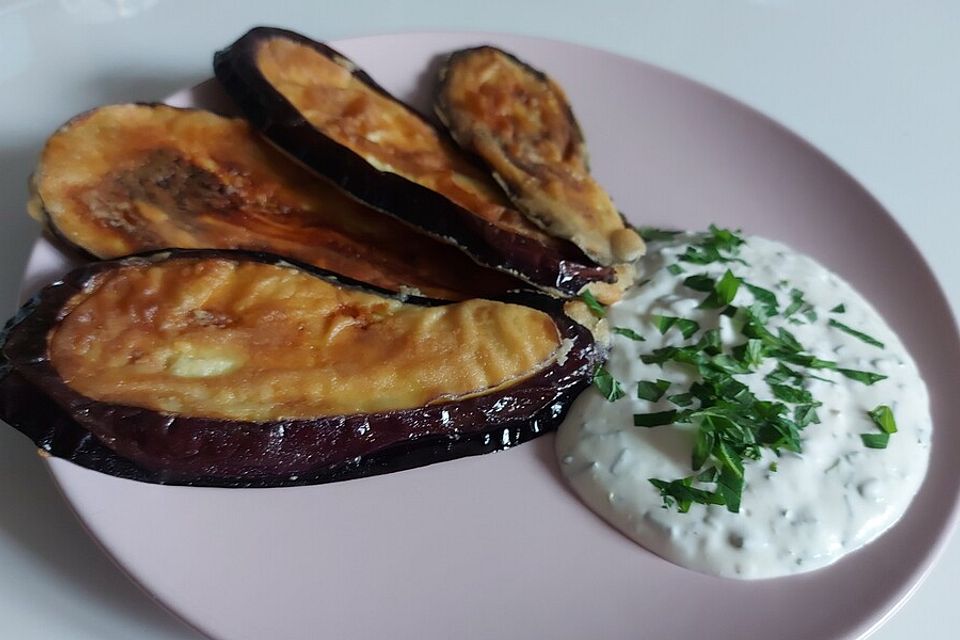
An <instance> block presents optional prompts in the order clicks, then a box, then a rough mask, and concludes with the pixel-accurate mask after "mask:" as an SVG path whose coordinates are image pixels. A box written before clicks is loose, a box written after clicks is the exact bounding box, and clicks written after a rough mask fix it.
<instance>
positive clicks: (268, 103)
mask: <svg viewBox="0 0 960 640" xmlns="http://www.w3.org/2000/svg"><path fill="white" fill-rule="evenodd" d="M271 38H286V39H290V40H293V41H295V42H297V43H300V44H303V45H306V46H309V47H312V48H313V49H315V50H316V51H318V52H319V53H321V54H322V55H324V56H326V57H328V58H330V59H331V60H334V61H335V62H336V63H337V64H339V65H340V66H343V67H344V68H347V69H349V70H350V71H351V73H352V75H353V76H354V77H355V78H357V79H358V80H360V81H361V82H363V83H364V84H366V85H367V86H368V87H370V88H371V89H373V90H374V91H376V92H378V93H380V94H381V95H383V96H385V97H387V98H389V99H390V100H393V101H394V102H397V103H399V104H403V103H402V102H400V100H398V99H397V98H396V97H394V96H393V95H391V94H390V93H389V92H387V90H386V89H384V88H383V87H381V86H380V85H379V84H377V83H376V82H375V81H374V80H373V78H371V77H370V76H369V75H367V74H366V72H364V71H363V70H362V69H360V68H359V67H357V66H356V65H355V64H354V63H353V62H352V61H350V60H349V58H347V57H346V56H344V55H343V54H341V53H339V52H338V51H336V50H334V49H332V48H330V47H328V46H327V45H325V44H322V43H319V42H316V41H314V40H311V39H309V38H307V37H305V36H303V35H300V34H298V33H295V32H293V31H287V30H285V29H277V28H273V27H256V28H254V29H251V30H250V31H248V32H247V33H246V34H245V35H243V36H242V37H241V38H240V39H239V40H237V41H236V42H234V43H233V44H231V45H230V46H229V47H227V48H226V49H223V50H222V51H218V52H217V53H216V54H215V55H214V58H213V69H214V73H215V75H216V77H217V80H218V81H219V82H220V84H221V85H222V86H223V88H224V89H225V90H226V92H227V94H228V95H229V96H230V97H231V98H232V99H233V100H234V102H236V104H237V105H238V106H239V108H240V110H241V112H242V113H243V114H244V116H245V117H246V118H247V119H248V120H249V121H250V122H251V124H252V125H253V126H254V128H256V129H258V130H259V131H260V132H261V133H262V134H263V135H265V136H266V137H267V138H269V139H270V140H271V141H273V142H274V144H276V145H277V146H278V147H280V148H281V149H283V150H284V151H286V152H287V153H289V154H290V155H292V156H293V157H294V158H296V159H297V160H299V161H301V162H302V163H303V164H305V165H307V166H308V167H310V168H312V169H313V170H314V171H316V172H317V173H319V174H320V175H322V176H324V177H325V178H327V179H328V180H330V181H332V182H333V183H334V184H336V185H337V186H338V187H340V188H341V189H343V190H344V191H346V192H347V193H349V194H350V195H352V196H353V197H354V198H356V199H358V200H360V201H361V202H363V203H364V204H366V205H368V206H370V207H372V208H374V209H377V210H378V211H381V212H383V213H387V214H389V215H392V216H394V217H396V218H399V219H400V220H402V221H404V222H407V223H408V224H411V225H413V226H415V227H417V228H418V229H420V230H422V231H424V232H425V233H427V234H429V235H431V236H433V237H434V238H437V239H439V240H442V241H444V242H449V243H452V244H455V245H456V246H458V247H459V248H460V249H462V250H463V251H465V252H466V253H467V254H468V255H470V256H471V257H472V258H473V259H474V260H476V261H477V262H479V263H480V264H482V265H484V266H487V267H491V268H494V269H499V270H501V271H506V272H507V273H509V274H511V275H514V276H519V277H520V278H522V279H524V280H526V281H527V282H529V283H531V284H533V285H535V286H537V287H540V288H543V289H546V290H548V291H551V292H554V293H559V294H561V295H566V296H574V295H577V294H578V293H579V292H580V291H581V289H582V288H583V287H584V286H586V285H587V284H589V283H591V282H613V281H614V280H615V279H616V275H615V273H614V271H613V269H611V268H609V267H603V266H600V265H598V264H596V263H594V262H593V261H592V260H590V258H588V257H587V256H586V255H585V254H584V253H583V252H582V251H581V250H580V249H579V248H578V247H576V246H575V245H574V244H572V243H567V242H566V241H564V243H563V246H564V249H563V250H562V251H556V250H554V249H553V248H549V247H545V246H544V245H542V244H541V243H539V242H537V241H536V240H534V239H533V238H529V237H526V236H523V235H520V234H517V233H513V232H511V231H508V230H506V229H501V228H500V227H497V226H496V225H494V224H492V223H490V222H487V221H486V220H483V219H482V218H480V217H478V216H476V215H474V214H473V213H471V212H470V211H467V210H466V209H464V208H463V207H461V206H459V205H457V204H455V203H453V202H451V201H450V200H449V199H447V198H446V197H445V196H443V195H441V194H439V193H437V192H435V191H433V190H431V189H428V188H427V187H425V186H422V185H420V184H417V183H416V182H413V181H411V180H408V179H407V178H404V177H402V176H400V175H397V174H395V173H390V172H384V171H380V170H379V169H377V168H376V167H374V166H373V165H372V164H370V163H369V162H367V160H366V159H364V158H363V157H362V156H361V155H359V154H357V153H355V152H354V151H352V150H351V149H349V148H347V147H345V146H343V145H341V144H339V143H338V142H336V141H335V140H333V139H331V138H329V137H328V136H326V135H324V134H323V133H321V132H320V131H318V130H317V129H315V128H314V127H313V126H312V125H310V123H309V122H307V121H306V119H305V118H304V117H303V115H302V114H301V113H300V112H299V111H298V110H297V109H296V107H294V106H293V104H291V103H290V102H289V101H288V100H287V99H286V98H285V97H284V96H283V95H282V94H281V93H280V92H279V91H277V89H275V88H274V86H273V85H272V84H270V82H268V81H267V79H266V78H265V77H264V76H263V74H262V73H261V72H260V70H259V69H258V68H257V64H256V52H257V46H258V45H259V43H261V42H263V41H265V40H269V39H271ZM403 106H405V107H406V108H407V109H408V110H409V111H410V112H411V114H412V115H411V117H418V118H420V119H421V120H423V121H424V122H427V123H428V124H429V125H430V126H431V127H433V128H434V129H436V130H438V131H440V130H439V129H437V127H436V126H435V125H434V124H433V123H432V122H430V121H429V120H427V119H426V118H424V117H423V116H421V115H419V114H418V113H417V111H416V110H414V109H413V108H411V107H409V106H407V105H403ZM441 135H443V136H444V137H445V136H446V134H445V133H442V132H441Z"/></svg>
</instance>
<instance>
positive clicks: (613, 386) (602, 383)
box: [593, 365, 625, 402]
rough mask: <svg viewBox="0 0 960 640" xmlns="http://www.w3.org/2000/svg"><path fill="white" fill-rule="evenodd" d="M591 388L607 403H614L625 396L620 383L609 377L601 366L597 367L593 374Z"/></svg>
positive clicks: (607, 372)
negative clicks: (593, 387) (595, 389)
mask: <svg viewBox="0 0 960 640" xmlns="http://www.w3.org/2000/svg"><path fill="white" fill-rule="evenodd" d="M593 386H595V387H596V388H597V390H598V391H599V392H600V394H601V395H602V396H603V397H604V398H606V399H607V401H608V402H616V401H617V400H619V399H620V398H622V397H623V396H624V395H625V394H624V393H623V387H621V386H620V382H619V381H618V380H617V379H616V378H614V377H613V376H612V375H610V372H609V371H607V369H606V368H605V367H604V366H603V365H600V366H599V367H597V370H596V371H595V372H594V374H593Z"/></svg>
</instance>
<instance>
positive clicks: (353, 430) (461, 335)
mask: <svg viewBox="0 0 960 640" xmlns="http://www.w3.org/2000/svg"><path fill="white" fill-rule="evenodd" d="M603 355H604V353H603V350H602V348H601V347H599V346H598V345H597V344H595V343H594V341H593V339H592V337H591V335H590V333H589V331H588V330H587V329H585V328H584V327H583V326H581V325H579V324H577V323H575V322H573V321H572V320H570V319H569V318H567V317H566V316H565V315H564V313H563V311H562V301H560V300H556V299H553V298H550V297H549V296H546V295H544V294H539V293H533V292H529V291H527V292H523V291H514V292H511V293H508V294H506V296H505V297H504V298H503V299H502V300H483V299H473V300H466V301H461V302H440V301H435V300H429V299H425V298H410V297H406V298H405V297H403V296H397V295H394V294H391V293H389V292H386V291H383V290H377V289H372V288H367V287H365V286H362V285H360V284H359V283H357V282H355V281H350V280H345V279H342V278H340V277H339V276H336V275H334V274H330V273H329V272H324V271H321V270H318V269H315V268H313V267H310V266H309V265H306V264H302V263H292V262H290V261H287V260H285V259H283V258H280V257H278V256H274V255H271V254H263V253H250V252H242V251H218V250H174V251H163V252H156V253H152V254H143V255H140V256H133V257H128V258H124V259H120V260H115V261H109V262H100V263H92V264H89V265H87V266H84V267H81V268H80V269H78V270H76V271H73V272H71V273H70V274H69V275H67V276H66V277H65V278H64V279H63V281H61V282H58V283H55V284H53V285H50V286H49V287H47V288H46V289H44V290H42V291H41V292H40V293H39V294H38V295H37V296H36V297H35V298H34V299H33V300H32V301H31V302H30V303H28V304H27V305H26V306H25V307H24V308H23V309H22V310H21V312H20V313H19V314H18V316H17V317H16V318H14V319H13V320H11V321H10V322H9V323H8V325H7V328H6V329H5V331H4V334H3V335H2V336H0V417H2V418H3V419H4V420H6V421H7V422H9V423H10V424H12V425H13V426H14V427H16V428H17V429H19V430H20V431H22V432H24V433H26V434H27V435H28V436H30V437H31V438H32V439H33V440H34V442H36V443H37V444H38V446H40V447H41V448H43V449H44V450H46V451H48V452H50V453H51V454H53V455H60V456H63V457H66V458H68V459H70V460H73V461H74V462H76V463H78V464H81V465H84V466H87V467H90V468H93V469H96V470H99V471H105V472H107V473H112V474H114V475H121V476H123V477H129V478H134V479H138V480H144V481H150V482H160V483H175V484H191V485H215V486H278V485H289V484H315V483H319V482H326V481H330V480H337V479H344V478H348V477H356V476H362V475H370V474H375V473H383V472H386V471H393V470H398V469H405V468H410V467H413V466H420V465H424V464H429V463H431V462H436V461H439V460H446V459H450V458H455V457H459V456H463V455H472V454H477V453H485V452H488V451H492V450H495V449H501V448H504V447H506V446H510V445H513V444H516V443H519V442H522V441H524V440H528V439H530V438H533V437H535V436H537V435H539V434H541V433H543V432H545V431H547V430H550V429H551V428H553V427H554V426H556V425H557V424H558V423H559V421H560V420H562V418H563V416H564V414H565V413H566V411H567V409H568V407H569V405H570V403H571V402H572V401H573V399H574V398H575V397H576V396H577V395H578V393H579V392H580V391H581V390H582V389H583V388H584V387H585V386H586V385H587V384H589V380H590V378H591V375H592V373H593V372H594V370H595V369H596V366H597V365H598V363H599V362H600V361H601V359H602V357H603ZM90 436H92V438H91V437H90Z"/></svg>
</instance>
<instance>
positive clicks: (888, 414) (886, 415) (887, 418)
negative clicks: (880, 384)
mask: <svg viewBox="0 0 960 640" xmlns="http://www.w3.org/2000/svg"><path fill="white" fill-rule="evenodd" d="M867 415H869V416H870V419H871V420H873V424H875V425H877V426H878V427H880V430H881V431H883V432H884V433H896V432H897V421H896V420H894V418H893V410H892V409H890V407H888V406H887V405H885V404H881V405H880V406H878V407H877V408H876V409H874V410H873V411H868V412H867Z"/></svg>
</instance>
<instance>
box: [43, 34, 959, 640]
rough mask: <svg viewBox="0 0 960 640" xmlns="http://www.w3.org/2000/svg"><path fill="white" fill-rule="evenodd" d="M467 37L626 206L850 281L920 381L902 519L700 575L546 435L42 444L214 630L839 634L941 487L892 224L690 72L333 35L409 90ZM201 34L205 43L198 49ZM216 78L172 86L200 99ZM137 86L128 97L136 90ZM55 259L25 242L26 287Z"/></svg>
mask: <svg viewBox="0 0 960 640" xmlns="http://www.w3.org/2000/svg"><path fill="white" fill-rule="evenodd" d="M481 42H492V43H495V44H498V45H500V46H502V47H504V48H507V49H509V50H511V51H514V52H516V53H517V54H518V55H519V56H520V57H522V58H524V59H527V60H529V61H530V62H531V63H532V64H534V65H535V66H538V67H541V68H543V69H545V70H547V71H549V72H550V73H552V74H553V75H554V76H555V77H556V78H557V79H558V80H559V81H560V83H561V84H562V85H563V86H564V87H565V88H566V89H567V91H568V93H569V96H570V98H571V100H572V102H573V106H574V110H575V111H576V113H577V114H578V116H579V118H580V122H581V123H582V125H583V127H584V129H585V131H586V134H587V136H588V139H589V143H590V149H591V152H592V153H591V157H592V158H593V168H594V171H595V173H596V175H597V176H598V177H599V179H600V181H601V182H602V183H603V184H604V185H606V186H607V187H608V188H609V189H610V190H611V191H612V193H613V196H614V199H615V200H616V202H617V203H618V204H619V206H620V207H621V208H622V209H623V210H624V211H625V212H627V215H628V216H629V217H630V218H631V219H632V220H633V221H635V222H637V223H642V224H660V225H671V226H677V227H685V228H701V227H704V226H706V225H707V224H708V223H710V222H716V223H718V224H721V225H724V226H730V227H741V228H743V229H744V230H745V231H747V232H749V233H757V234H762V235H766V236H769V237H772V238H776V239H778V240H783V241H785V242H787V243H789V244H791V245H793V246H794V247H796V248H797V249H799V250H801V251H805V252H808V253H810V254H812V255H814V256H816V257H817V258H819V259H820V260H822V261H823V262H824V263H825V264H827V265H828V266H830V267H831V268H833V269H834V270H836V271H838V272H839V273H841V274H842V275H843V276H844V277H845V278H847V279H848V280H850V281H851V282H852V283H853V284H854V285H855V286H857V287H858V288H860V290H861V291H863V293H864V294H865V295H866V296H867V297H868V298H869V299H870V300H871V301H872V302H873V303H874V304H875V305H876V306H877V307H878V308H879V310H880V311H881V312H882V313H883V314H884V315H885V316H886V317H887V318H888V319H889V321H890V323H891V324H892V325H893V327H894V328H895V329H896V330H897V331H898V332H899V333H900V335H901V336H902V337H903V339H904V342H905V343H906V345H907V347H908V348H909V349H910V351H911V352H912V353H913V355H914V357H915V358H916V360H917V362H918V363H919V365H920V368H921V371H922V372H923V375H924V377H925V378H926V380H927V382H928V383H929V385H930V392H931V397H932V401H933V415H934V420H935V423H936V425H937V429H936V430H935V433H934V445H933V451H932V459H931V464H930V470H929V475H928V477H927V479H926V482H925V483H924V485H923V487H922V489H921V491H920V494H919V495H918V496H917V499H916V501H915V502H914V503H913V506H912V507H911V508H910V510H909V511H908V513H907V515H906V516H905V517H904V519H903V520H902V521H901V522H900V523H899V524H898V525H897V526H895V527H894V528H893V529H892V530H891V531H890V532H888V533H887V534H886V535H884V536H882V537H881V538H880V539H879V540H878V541H876V542H875V543H873V544H871V545H869V546H868V547H867V548H866V549H864V550H862V551H860V552H857V553H854V554H853V555H851V556H849V557H848V558H847V559H845V560H843V561H841V562H839V563H837V564H836V565H834V566H833V567H831V568H828V569H825V570H821V571H817V572H814V573H811V574H808V575H803V576H799V577H792V578H785V579H777V580H770V581H763V582H734V581H728V580H722V579H718V578H710V577H707V576H703V575H700V574H697V573H694V572H691V571H688V570H685V569H681V568H679V567H676V566H673V565H671V564H669V563H667V562H665V561H664V560H661V559H660V558H658V557H656V556H654V555H652V554H650V553H647V552H646V551H644V550H643V549H642V548H640V547H638V546H636V545H634V544H633V543H632V542H630V541H628V540H627V539H626V538H625V537H623V536H621V535H620V534H618V533H617V532H616V531H614V530H613V529H611V528H609V527H608V526H607V525H605V524H604V523H603V522H602V521H601V520H599V519H598V518H597V517H595V516H594V515H593V514H592V513H591V512H590V511H589V510H587V509H586V508H585V507H583V506H582V505H581V504H580V503H579V502H578V500H577V499H576V498H575V497H574V496H573V495H572V494H571V493H570V492H569V491H568V490H567V489H566V487H565V486H564V485H563V484H562V482H561V479H560V476H559V473H558V469H557V464H556V463H555V462H554V459H553V453H552V445H553V442H552V436H547V437H544V438H541V439H540V440H538V441H535V442H533V443H530V444H526V445H523V446H520V447H518V448H516V449H513V450H511V451H508V452H504V453H498V454H494V455H489V456H482V457H477V458H467V459H462V460H455V461H452V462H447V463H442V464H437V465H434V466H430V467H426V468H422V469H416V470H413V471H406V472H403V473H397V474H392V475H386V476H379V477H374V478H367V479H363V480H355V481H350V482H344V483H340V484H331V485H324V486H316V487H297V488H284V489H251V490H229V489H195V488H184V487H160V486H154V485H147V484H140V483H137V482H131V481H126V480H119V479H116V478H112V477H109V476H106V475H101V474H98V473H95V472H92V471H88V470H85V469H82V468H80V467H77V466H74V465H73V464H71V463H68V462H64V461H62V460H56V459H51V460H50V461H49V464H50V469H51V471H52V473H53V475H54V477H55V478H56V480H57V482H58V483H59V484H60V486H61V488H62V489H63V492H64V494H65V495H66V497H67V499H68V500H69V501H70V503H71V504H72V505H73V507H74V508H75V509H76V511H77V513H78V514H79V516H80V518H81V520H82V521H83V522H84V524H85V525H86V526H87V528H88V529H89V530H90V531H91V533H92V534H93V535H94V536H95V537H96V538H97V539H98V540H99V541H100V543H101V544H102V545H103V547H104V548H105V549H106V550H107V552H108V553H109V554H110V555H111V556H113V558H115V559H116V561H117V562H118V563H119V564H120V565H121V566H122V567H123V568H124V569H125V570H126V571H127V572H128V573H129V574H130V575H131V576H132V577H133V578H134V579H135V580H136V581H138V582H139V583H140V584H141V585H143V586H144V587H145V588H146V589H147V590H148V591H149V592H150V593H152V594H153V595H154V596H156V598H157V599H159V600H160V601H161V602H162V603H163V604H165V605H166V606H168V607H169V608H170V609H172V610H173V611H175V612H176V613H177V614H179V615H180V616H182V617H183V618H184V619H186V620H187V621H189V622H190V623H191V624H193V625H195V626H196V627H197V628H199V629H201V630H202V631H204V632H206V633H207V634H209V635H210V636H212V637H214V638H221V639H230V640H243V639H249V640H263V639H267V638H393V639H397V640H399V639H401V638H415V639H417V640H430V639H444V640H445V639H447V638H496V639H498V640H505V639H509V638H518V639H520V638H523V639H527V638H550V639H551V640H564V639H567V638H569V639H577V640H582V639H583V638H604V639H608V640H611V639H617V638H640V637H642V638H668V639H674V638H693V637H701V636H702V637H710V638H712V639H713V640H721V639H740V638H778V639H781V640H787V639H797V640H810V639H812V638H817V639H825V638H841V637H844V638H850V637H857V636H862V635H864V634H866V633H868V632H869V631H870V630H871V629H872V628H875V626H876V625H878V624H880V623H881V622H882V621H883V619H884V617H885V616H887V615H889V614H890V613H891V612H892V611H893V610H895V609H896V607H897V606H898V605H899V604H901V603H902V602H903V601H904V600H905V599H906V597H907V596H908V595H909V594H910V592H911V590H912V589H914V588H915V586H916V585H917V583H918V582H919V580H920V579H921V578H922V577H923V575H924V573H925V572H926V570H927V569H928V568H929V567H930V565H931V563H932V562H933V560H934V559H935V557H936V555H937V553H938V552H939V550H940V549H941V547H942V546H943V543H944V540H945V538H946V536H947V534H948V532H949V530H950V527H951V524H952V523H953V520H954V519H955V515H956V510H957V498H958V493H960V474H957V473H956V460H957V459H960V430H958V429H951V428H950V427H951V426H952V424H953V423H954V422H955V416H957V415H958V414H960V403H958V401H957V394H956V389H955V386H956V382H957V381H958V380H960V340H958V337H957V330H956V327H955V325H954V322H953V320H952V318H951V315H950V311H949V308H948V306H947V303H946V301H945V300H944V296H943V294H942V293H941V291H940V290H939V288H938V286H937V283H936V281H935V280H934V278H933V276H932V274H931V273H930V270H929V269H928V268H927V266H926V264H925V263H924V261H923V258H922V257H921V256H920V255H919V254H918V252H917V250H916V249H915V248H914V246H913V244H912V243H911V242H910V240H909V239H908V238H907V237H906V236H905V235H904V233H903V232H902V231H901V229H900V228H899V227H898V226H897V225H896V223H895V222H894V221H893V220H892V219H891V217H890V216H889V215H888V214H887V213H886V212H885V211H884V210H883V208H882V207H881V206H880V205H879V204H878V203H877V202H876V200H874V199H873V198H872V197H871V196H870V194H868V193H866V192H865V191H864V190H863V188H862V187H861V186H860V185H858V184H857V183H856V182H855V181H854V180H853V179H851V178H850V176H848V175H847V174H846V173H845V172H844V171H843V170H842V169H840V168H839V167H837V166H836V165H835V164H833V163H832V162H831V161H830V160H829V159H828V158H826V157H824V156H823V155H822V154H821V153H819V152H818V151H817V150H816V149H813V148H812V147H811V146H810V145H808V144H807V143H805V142H804V141H803V140H801V139H799V138H797V137H796V136H795V135H793V134H791V133H790V132H788V131H786V130H785V129H783V128H782V127H781V126H779V125H777V124H776V123H774V122H771V121H770V120H769V119H767V118H765V117H764V116H762V115H760V114H758V113H756V112H754V111H752V110H751V109H749V108H747V107H744V106H743V105H741V104H738V103H737V102H735V101H733V100H731V99H730V98H727V97H725V96H723V95H720V94H718V93H715V92H714V91H711V90H709V89H706V88H704V87H702V86H700V85H698V84H695V83H693V82H690V81H689V80H685V79H683V78H680V77H677V76H675V75H672V74H670V73H666V72H664V71H661V70H659V69H656V68H654V67H650V66H648V65H645V64H642V63H639V62H636V61H634V60H630V59H627V58H622V57H618V56H615V55H612V54H610V53H605V52H602V51H597V50H594V49H588V48H584V47H580V46H575V45H571V44H564V43H560V42H552V41H547V40H539V39H533V38H524V37H516V36H503V35H486V34H470V33H431V34H405V35H391V36H376V37H368V38H357V39H351V40H345V41H342V42H339V43H335V44H336V46H337V47H338V48H340V49H342V50H343V52H344V53H346V54H347V55H349V56H351V57H353V58H354V60H356V61H357V62H358V63H359V64H360V65H361V66H363V67H365V68H366V69H367V70H368V71H369V72H370V73H371V74H372V75H373V76H374V77H375V78H376V79H377V80H379V81H380V82H381V83H383V84H384V85H385V86H386V87H387V88H388V89H390V90H392V91H394V92H396V93H398V94H399V95H400V96H403V97H409V98H411V99H412V100H414V101H415V102H416V103H417V104H419V105H420V106H423V105H424V102H425V101H424V98H425V97H426V91H425V87H426V85H428V84H429V78H430V77H431V74H430V73H428V70H432V69H434V68H435V67H434V64H435V62H436V56H437V54H439V53H442V52H445V51H450V50H452V49H455V48H458V47H463V46H467V45H472V44H477V43H481ZM211 53H212V52H211ZM215 92H216V91H215V87H213V86H212V85H205V86H204V87H201V88H200V89H199V90H195V91H192V92H191V91H187V92H183V93H180V94H177V95H176V96H174V98H173V99H172V100H173V102H175V103H177V104H201V105H202V104H210V102H209V101H210V100H215V99H216V96H215V95H214V94H215ZM137 97H138V96H130V98H131V99H136V98H137ZM65 267H66V260H65V258H63V257H62V255H61V254H60V253H59V252H57V251H56V250H55V249H53V248H51V247H50V246H49V245H47V244H46V243H44V242H42V241H41V242H40V243H39V244H38V245H37V247H36V249H35V251H34V253H33V255H32V257H31V260H30V264H29V267H28V270H27V276H26V281H25V289H26V290H28V291H29V290H32V289H34V288H35V287H36V286H38V285H39V284H41V283H43V282H46V281H49V280H50V279H51V278H52V277H53V276H55V275H56V274H57V273H59V272H62V271H63V270H64V269H65Z"/></svg>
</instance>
